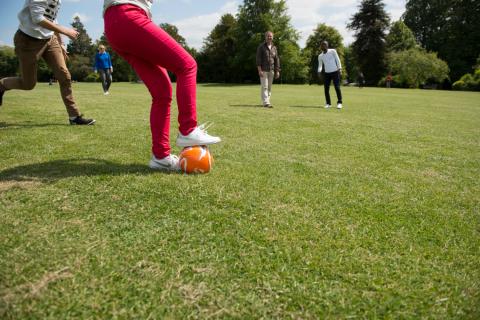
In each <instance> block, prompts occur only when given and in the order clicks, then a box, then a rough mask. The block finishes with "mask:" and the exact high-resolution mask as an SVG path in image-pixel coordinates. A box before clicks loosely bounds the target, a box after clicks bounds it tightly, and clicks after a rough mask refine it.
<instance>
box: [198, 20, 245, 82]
mask: <svg viewBox="0 0 480 320" xmlns="http://www.w3.org/2000/svg"><path fill="white" fill-rule="evenodd" d="M236 23H237V20H236V19H235V17H234V16H232V15H231V14H225V15H223V16H222V17H221V18H220V22H219V23H218V24H217V25H216V26H215V27H214V28H213V30H212V31H211V32H210V34H209V35H208V37H207V38H206V39H205V41H204V45H203V48H202V51H201V53H200V54H199V55H198V78H199V80H200V81H203V82H223V83H225V82H232V80H233V79H232V77H231V68H232V61H233V57H234V56H235V54H236V52H235V46H236V42H235V37H234V30H235V27H236Z"/></svg>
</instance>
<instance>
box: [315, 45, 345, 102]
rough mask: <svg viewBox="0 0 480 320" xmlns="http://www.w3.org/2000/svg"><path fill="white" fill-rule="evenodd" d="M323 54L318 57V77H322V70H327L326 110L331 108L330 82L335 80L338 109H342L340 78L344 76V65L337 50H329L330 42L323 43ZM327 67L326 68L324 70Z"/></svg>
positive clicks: (321, 46)
mask: <svg viewBox="0 0 480 320" xmlns="http://www.w3.org/2000/svg"><path fill="white" fill-rule="evenodd" d="M320 49H321V51H322V52H321V53H320V54H319V55H318V75H319V77H320V75H321V73H322V70H325V77H324V80H325V84H324V89H325V99H326V100H327V103H326V104H325V108H326V109H328V108H330V107H331V101H330V82H332V80H333V86H334V87H335V92H336V93H337V100H338V101H337V109H342V107H343V106H342V91H341V90H340V77H341V75H342V64H341V62H340V58H339V57H338V54H337V51H336V50H335V49H328V42H327V41H322V43H321V44H320ZM324 66H325V68H324Z"/></svg>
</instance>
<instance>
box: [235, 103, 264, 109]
mask: <svg viewBox="0 0 480 320" xmlns="http://www.w3.org/2000/svg"><path fill="white" fill-rule="evenodd" d="M230 107H236V108H263V106H262V105H261V104H231V105H230Z"/></svg>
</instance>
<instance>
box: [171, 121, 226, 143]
mask: <svg viewBox="0 0 480 320" xmlns="http://www.w3.org/2000/svg"><path fill="white" fill-rule="evenodd" d="M209 126H210V125H208V126H207V125H206V124H202V125H200V126H198V127H196V128H195V129H194V130H193V131H192V132H190V133H189V134H188V135H186V136H184V135H183V134H181V133H180V132H179V133H178V137H177V146H179V147H193V146H205V145H209V144H215V143H219V142H220V141H222V139H220V138H219V137H214V136H211V135H209V134H208V133H207V128H208V127H209Z"/></svg>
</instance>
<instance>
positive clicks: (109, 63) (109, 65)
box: [107, 52, 113, 68]
mask: <svg viewBox="0 0 480 320" xmlns="http://www.w3.org/2000/svg"><path fill="white" fill-rule="evenodd" d="M107 57H108V67H109V68H112V67H113V66H112V59H110V54H109V53H108V52H107Z"/></svg>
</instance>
